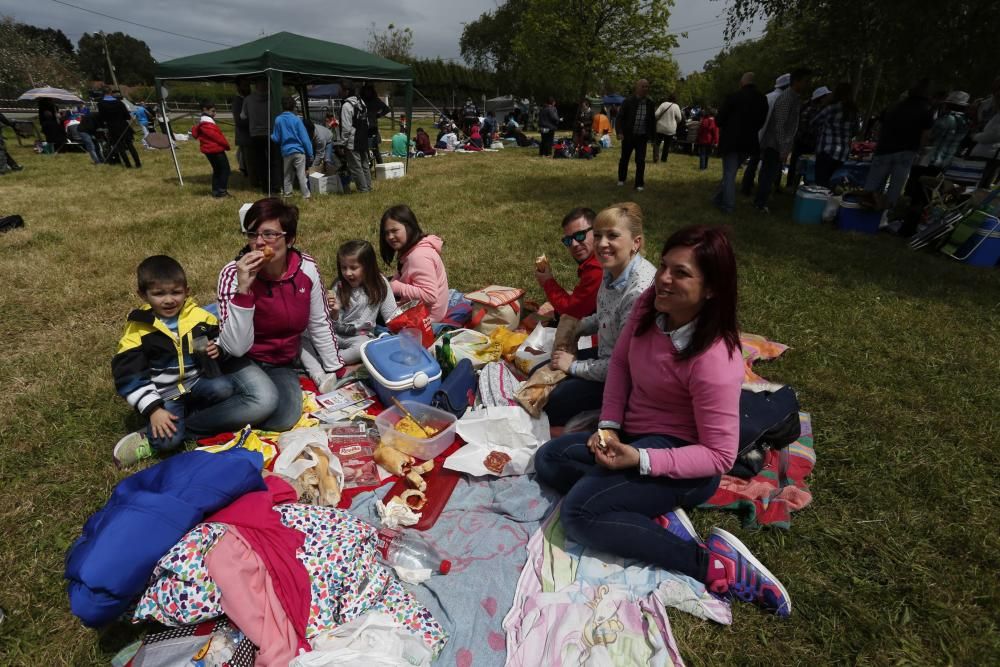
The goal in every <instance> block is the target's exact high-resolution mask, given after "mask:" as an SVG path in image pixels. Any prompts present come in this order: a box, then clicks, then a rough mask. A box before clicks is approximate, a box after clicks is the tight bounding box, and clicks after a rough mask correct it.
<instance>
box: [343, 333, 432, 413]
mask: <svg viewBox="0 0 1000 667" xmlns="http://www.w3.org/2000/svg"><path fill="white" fill-rule="evenodd" d="M361 361H362V362H364V364H365V368H367V369H368V372H369V373H370V374H371V377H372V387H373V388H374V389H375V393H376V394H377V395H378V398H379V400H380V401H382V405H384V406H385V407H389V405H391V404H392V399H393V398H394V397H395V398H397V399H399V400H401V401H403V400H406V401H419V402H420V403H430V402H431V399H433V398H434V393H435V392H436V391H437V390H438V388H439V387H440V386H441V366H439V365H438V362H437V359H435V358H434V357H433V355H432V354H431V353H430V352H428V351H427V349H426V348H424V347H423V346H421V345H420V343H418V342H416V341H414V340H413V339H412V338H410V337H409V336H406V335H399V336H382V337H381V338H376V339H375V340H370V341H368V342H367V343H365V344H364V345H362V346H361Z"/></svg>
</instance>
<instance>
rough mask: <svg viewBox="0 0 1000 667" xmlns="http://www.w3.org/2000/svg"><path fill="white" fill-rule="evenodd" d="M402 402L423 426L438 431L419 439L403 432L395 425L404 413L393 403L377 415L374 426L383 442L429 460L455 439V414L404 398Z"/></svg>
mask: <svg viewBox="0 0 1000 667" xmlns="http://www.w3.org/2000/svg"><path fill="white" fill-rule="evenodd" d="M401 403H402V405H403V406H404V407H405V408H406V409H407V410H409V411H410V414H412V415H413V417H414V418H415V419H416V420H417V421H418V422H420V425H421V426H429V427H431V428H433V429H435V430H436V431H437V433H435V434H434V435H433V436H432V437H430V438H416V437H413V436H410V435H406V434H405V433H400V432H399V431H397V430H396V429H395V428H394V427H395V424H396V422H398V421H399V420H400V419H402V418H403V413H402V412H401V411H400V410H399V408H397V407H396V406H393V407H391V408H388V409H386V410H383V411H382V413H381V414H379V415H378V416H377V417H375V427H376V428H378V432H379V436H380V437H381V439H382V443H383V444H386V445H389V446H390V447H395V448H396V449H398V450H399V451H401V452H403V453H405V454H409V455H410V456H413V457H415V458H418V459H421V460H424V461H426V460H427V459H432V458H434V457H435V456H437V455H438V454H440V453H441V452H443V451H444V450H446V449H448V447H449V446H450V445H451V443H452V442H454V441H455V422H456V421H457V420H456V419H455V415H453V414H451V413H449V412H445V411H444V410H438V409H437V408H432V407H431V406H429V405H424V404H423V403H415V402H413V401H401Z"/></svg>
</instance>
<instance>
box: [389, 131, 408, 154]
mask: <svg viewBox="0 0 1000 667" xmlns="http://www.w3.org/2000/svg"><path fill="white" fill-rule="evenodd" d="M409 145H410V142H409V141H408V140H407V138H406V132H405V131H404V130H403V127H402V126H400V127H399V132H397V133H396V134H394V135H392V156H393V157H406V156H407V150H408V148H409Z"/></svg>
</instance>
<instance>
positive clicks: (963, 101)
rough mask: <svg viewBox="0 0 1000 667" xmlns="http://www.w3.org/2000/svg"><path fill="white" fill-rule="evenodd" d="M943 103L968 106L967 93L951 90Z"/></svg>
mask: <svg viewBox="0 0 1000 667" xmlns="http://www.w3.org/2000/svg"><path fill="white" fill-rule="evenodd" d="M944 101H945V104H954V105H955V106H957V107H967V106H969V94H968V93H966V92H963V91H961V90H953V91H951V92H950V93H948V97H947V98H945V100H944Z"/></svg>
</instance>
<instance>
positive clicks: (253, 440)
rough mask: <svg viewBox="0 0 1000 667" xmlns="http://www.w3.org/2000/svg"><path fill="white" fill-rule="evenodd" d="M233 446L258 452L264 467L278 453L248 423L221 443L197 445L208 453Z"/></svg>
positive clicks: (221, 450)
mask: <svg viewBox="0 0 1000 667" xmlns="http://www.w3.org/2000/svg"><path fill="white" fill-rule="evenodd" d="M233 447H242V448H243V449H249V450H250V451H251V452H260V453H261V456H263V457H264V467H265V468H266V467H268V466H269V465H270V464H271V461H273V460H274V457H275V456H277V455H278V450H277V448H275V446H274V445H272V444H271V443H270V442H268V441H267V440H264V439H262V438H261V437H259V436H258V435H257V432H255V431H254V430H253V429H252V428H250V425H249V424H247V425H246V426H244V427H243V428H242V429H241V430H240V431H239V432H238V433H237V434H236V437H234V438H233V439H232V440H229V441H227V442H224V443H222V444H221V445H207V446H203V447H198V450H199V451H202V452H208V453H209V454H218V453H219V452H224V451H226V450H227V449H232V448H233Z"/></svg>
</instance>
